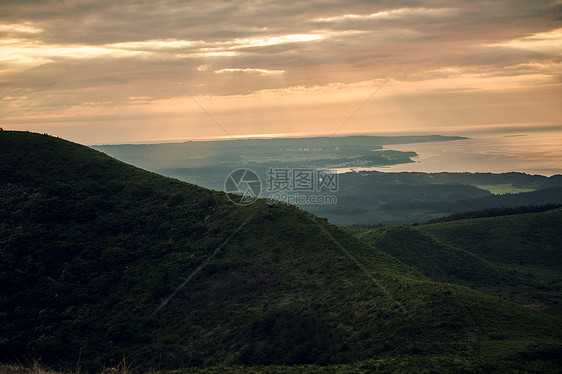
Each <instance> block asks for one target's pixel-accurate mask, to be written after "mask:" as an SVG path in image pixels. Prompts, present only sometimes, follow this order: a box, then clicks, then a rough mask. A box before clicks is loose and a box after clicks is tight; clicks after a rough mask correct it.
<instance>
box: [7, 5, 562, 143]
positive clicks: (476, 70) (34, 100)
mask: <svg viewBox="0 0 562 374" xmlns="http://www.w3.org/2000/svg"><path fill="white" fill-rule="evenodd" d="M561 75H562V1H548V0H544V1H541V0H534V1H530V0H510V1H501V0H499V1H496V0H494V1H479V0H470V1H460V0H451V1H434V0H408V1H385V0H382V1H367V0H345V1H344V0H342V1H340V0H324V1H298V2H296V1H286V0H283V1H280V0H264V1H246V0H239V1H180V0H169V1H168V0H163V1H157V0H156V1H148V0H147V1H127V0H125V1H115V0H111V1H109V0H95V1H94V0H92V1H90V0H84V1H80V0H68V1H64V0H59V1H46V0H45V1H40V0H38V1H5V0H0V127H2V128H4V129H11V130H29V131H36V132H42V133H48V134H51V135H56V136H60V137H63V138H66V139H69V140H72V141H76V142H79V143H82V144H106V143H130V142H163V141H171V140H181V139H208V138H222V139H228V138H231V137H246V136H280V135H288V136H298V135H301V136H313V135H332V134H336V135H345V134H378V135H385V134H399V133H400V134H402V133H403V134H447V135H448V134H455V135H471V134H477V133H480V134H485V133H505V134H519V133H526V132H529V131H531V132H532V131H535V132H536V131H549V130H554V131H559V130H561V129H562V122H561V120H562V118H561V113H562V111H561V109H560V107H561V103H562V79H561Z"/></svg>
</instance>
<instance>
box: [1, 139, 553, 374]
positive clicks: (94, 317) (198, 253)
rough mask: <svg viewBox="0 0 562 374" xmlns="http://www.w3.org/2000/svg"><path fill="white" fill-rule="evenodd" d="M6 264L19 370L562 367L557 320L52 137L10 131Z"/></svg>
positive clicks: (263, 207) (11, 355)
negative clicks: (25, 366)
mask: <svg viewBox="0 0 562 374" xmlns="http://www.w3.org/2000/svg"><path fill="white" fill-rule="evenodd" d="M0 254H1V255H0V283H1V284H2V291H1V292H2V293H1V297H0V320H1V323H0V326H1V327H0V329H1V330H0V361H3V362H15V361H18V360H19V361H25V360H28V359H39V358H40V359H41V360H42V362H45V363H47V364H49V365H59V366H60V367H61V368H63V369H64V368H75V367H76V366H77V363H78V364H79V365H80V366H81V367H83V368H84V369H86V370H90V371H95V370H100V369H101V368H102V367H103V366H104V365H106V364H108V363H111V362H112V360H120V359H121V358H123V357H126V358H127V360H128V361H129V362H132V363H133V365H134V367H136V368H139V369H145V370H146V369H149V368H157V369H158V368H159V369H177V368H182V367H203V366H218V365H222V366H235V365H246V366H251V367H254V368H255V369H252V368H248V369H244V371H246V370H248V372H255V370H264V369H263V368H264V366H263V365H276V366H271V370H283V371H286V370H293V371H294V372H302V371H310V372H314V371H323V370H337V368H338V367H341V368H347V369H349V370H352V371H357V370H359V369H360V368H361V367H365V368H369V367H370V368H373V367H376V366H380V367H382V368H383V369H385V370H392V369H393V368H398V367H404V368H405V370H414V369H415V368H416V367H418V364H416V363H419V365H421V366H427V367H442V368H444V369H451V370H454V369H455V368H458V367H460V368H463V367H464V368H470V367H476V368H486V367H495V366H498V367H504V366H505V367H510V368H519V369H521V368H523V369H525V368H539V370H540V369H543V370H547V369H550V370H552V368H554V369H556V367H557V365H559V364H560V359H559V357H560V355H559V353H560V350H561V348H562V340H561V336H562V324H561V321H560V320H559V319H558V318H556V317H553V316H549V315H546V314H544V313H540V312H537V311H534V310H531V309H529V308H525V307H522V306H519V305H516V304H514V303H511V302H508V301H504V300H501V299H500V298H496V297H493V296H489V295H485V294H482V293H480V292H477V291H474V290H471V289H469V288H466V287H462V286H457V285H451V284H443V283H437V282H434V281H432V280H430V279H428V278H427V277H426V276H424V275H422V274H421V273H420V272H418V271H416V270H414V269H412V268H411V267H409V266H407V265H405V264H404V263H402V262H400V261H399V260H397V259H395V258H394V257H391V256H390V255H388V254H386V253H385V252H383V251H380V250H377V249H375V248H374V247H372V246H370V245H368V244H366V243H364V242H363V241H361V240H358V239H356V238H354V237H353V236H352V235H350V234H349V233H347V232H346V231H344V230H343V229H341V228H338V227H336V226H333V225H331V224H329V223H328V222H327V221H326V220H323V219H319V218H317V217H314V216H313V215H311V214H309V213H307V212H304V211H302V210H300V209H298V208H296V207H293V206H287V205H268V204H266V202H265V201H263V200H258V201H257V202H256V203H254V204H252V205H250V206H247V207H241V206H236V205H234V204H233V203H231V202H230V201H229V200H228V199H227V197H226V196H225V195H224V194H223V193H219V192H213V191H210V190H206V189H204V188H201V187H198V186H195V185H191V184H187V183H184V182H180V181H178V180H173V179H170V178H166V177H163V176H160V175H157V174H153V173H150V172H147V171H144V170H141V169H138V168H136V167H133V166H130V165H127V164H124V163H122V162H119V161H117V160H115V159H112V158H111V157H109V156H107V155H105V154H102V153H100V152H98V151H95V150H93V149H91V148H88V147H84V146H81V145H78V144H74V143H71V142H68V141H65V140H62V139H58V138H53V137H49V136H46V135H40V134H33V133H24V132H13V131H2V132H0ZM381 360H382V361H381ZM259 365H262V366H259ZM279 365H289V366H291V365H308V366H291V367H292V369H291V368H289V367H287V366H279ZM338 365H339V366H338ZM421 366H420V367H421ZM408 367H409V368H410V369H408ZM279 368H282V369H279ZM186 370H189V371H192V370H195V371H197V370H199V369H186ZM201 370H204V369H201ZM205 370H206V369H205ZM209 370H212V369H209ZM216 370H218V371H221V370H222V369H216ZM225 370H226V369H225ZM232 370H235V371H237V372H240V371H241V370H242V369H236V368H234V369H232ZM253 370H254V371H253ZM361 370H363V369H361ZM365 370H368V369H365Z"/></svg>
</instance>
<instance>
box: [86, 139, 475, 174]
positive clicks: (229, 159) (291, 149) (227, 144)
mask: <svg viewBox="0 0 562 374" xmlns="http://www.w3.org/2000/svg"><path fill="white" fill-rule="evenodd" d="M464 139H468V138H466V137H462V136H442V135H423V136H367V135H355V136H341V137H340V136H334V137H311V138H272V139H233V140H232V139H229V140H213V141H207V140H206V141H187V142H183V143H161V144H118V145H94V146H92V148H94V149H97V150H98V151H102V152H104V153H106V154H108V155H110V156H112V157H115V158H117V159H118V160H121V161H124V162H127V163H130V164H132V165H135V166H138V167H141V168H144V169H148V170H160V169H173V168H213V167H215V168H216V167H241V166H247V167H250V166H260V165H263V164H265V163H267V164H268V165H269V166H275V165H283V166H306V167H310V166H313V167H322V168H328V167H353V166H361V167H370V166H381V165H393V164H397V163H404V162H412V160H411V157H415V156H416V153H415V152H395V151H390V152H389V151H385V150H383V146H384V145H393V144H412V143H425V142H444V141H453V140H464ZM373 151H377V152H373Z"/></svg>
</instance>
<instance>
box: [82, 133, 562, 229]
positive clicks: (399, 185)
mask: <svg viewBox="0 0 562 374" xmlns="http://www.w3.org/2000/svg"><path fill="white" fill-rule="evenodd" d="M470 141H471V139H469V138H466V137H461V136H440V135H427V136H343V137H331V138H330V137H318V138H275V139H240V140H225V141H193V142H185V143H173V144H142V145H104V146H93V148H95V149H97V150H100V151H102V152H104V153H107V154H108V155H110V156H113V157H115V158H117V159H119V160H121V161H124V162H127V163H131V164H133V165H136V166H139V167H141V168H144V169H149V170H151V171H154V172H157V173H159V174H162V175H165V176H169V177H173V178H177V179H179V180H182V181H186V182H189V183H193V184H197V185H199V186H202V187H206V188H210V189H214V190H218V191H223V190H224V187H225V178H226V177H227V176H228V174H229V173H230V172H231V171H233V170H235V169H237V168H249V169H251V170H253V171H254V172H255V173H256V174H257V175H258V176H259V177H260V179H261V182H262V186H265V185H266V183H267V180H268V171H269V168H280V167H281V168H315V169H330V170H334V169H336V170H351V171H352V172H346V173H339V172H338V174H339V175H338V178H339V185H338V188H337V190H336V191H330V193H329V195H330V196H335V198H336V199H337V204H304V203H301V204H299V203H295V204H296V205H297V206H299V207H300V208H302V209H305V210H307V211H309V212H311V213H313V214H315V215H318V216H320V217H324V218H327V219H328V220H329V221H330V222H332V223H335V224H346V225H351V224H355V225H377V224H405V223H421V222H427V221H429V220H432V219H436V218H441V217H444V216H447V215H449V214H453V213H458V212H466V211H471V210H479V209H486V208H498V207H515V206H521V205H543V204H559V203H562V176H559V175H553V176H551V177H546V176H542V175H527V174H524V173H467V172H463V173H432V174H427V173H420V172H416V173H414V172H412V173H395V172H391V171H392V170H393V168H397V167H404V168H406V167H408V166H410V165H412V166H417V165H421V164H423V162H425V161H423V160H422V162H415V163H414V160H416V159H417V153H416V152H413V151H409V150H410V149H417V148H418V147H426V148H427V149H435V150H438V149H441V148H444V147H445V148H447V147H448V148H447V149H449V148H450V149H453V150H454V149H459V150H462V149H463V147H465V145H466V144H467V142H470ZM396 147H399V148H400V150H394V149H393V148H396ZM435 152H437V151H435ZM435 152H434V153H435ZM459 152H460V151H459ZM457 153H458V152H457ZM451 154H456V153H455V152H453V151H451ZM448 159H453V157H452V156H450V157H444V158H442V159H441V160H438V162H441V163H447V160H448ZM488 163H490V164H492V163H493V161H491V160H489V161H488ZM364 169H367V170H366V171H363V170H364ZM374 169H376V170H377V171H375V170H374ZM299 194H300V195H304V196H310V195H311V194H314V192H312V193H311V192H307V191H302V192H301V191H299ZM260 196H261V197H268V195H267V194H266V193H265V191H263V190H262V194H261V195H260Z"/></svg>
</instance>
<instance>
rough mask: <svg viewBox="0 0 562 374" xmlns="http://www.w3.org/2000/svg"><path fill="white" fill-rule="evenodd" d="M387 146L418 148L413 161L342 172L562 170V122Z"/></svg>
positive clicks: (541, 172) (340, 170)
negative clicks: (532, 128) (541, 127)
mask: <svg viewBox="0 0 562 374" xmlns="http://www.w3.org/2000/svg"><path fill="white" fill-rule="evenodd" d="M384 149H392V150H397V151H414V152H416V153H417V154H418V157H414V158H412V160H413V161H414V162H413V163H407V164H398V165H390V166H384V167H365V168H352V169H350V168H338V169H334V170H337V172H338V173H344V172H350V171H361V170H377V171H386V172H404V171H408V172H427V173H434V172H473V173H477V172H478V173H479V172H482V173H484V172H491V173H505V172H522V173H527V174H537V175H545V176H552V175H555V174H562V126H561V128H560V129H550V130H548V131H530V132H526V133H513V134H505V133H503V134H477V135H473V136H470V137H469V139H462V140H453V141H444V142H428V143H413V144H397V145H389V146H384Z"/></svg>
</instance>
